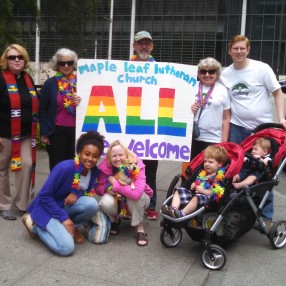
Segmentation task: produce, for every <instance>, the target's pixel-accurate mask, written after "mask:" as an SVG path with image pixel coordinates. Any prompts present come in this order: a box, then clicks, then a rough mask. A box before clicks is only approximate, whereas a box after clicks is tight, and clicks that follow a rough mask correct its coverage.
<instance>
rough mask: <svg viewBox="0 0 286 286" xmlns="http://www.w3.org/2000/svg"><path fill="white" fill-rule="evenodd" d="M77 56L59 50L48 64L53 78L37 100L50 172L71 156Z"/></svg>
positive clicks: (73, 150) (48, 81) (73, 135)
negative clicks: (54, 72) (53, 74)
mask: <svg viewBox="0 0 286 286" xmlns="http://www.w3.org/2000/svg"><path fill="white" fill-rule="evenodd" d="M76 64H77V54H76V53H75V52H74V51H71V50H69V49H66V48H62V49H59V50H58V51H57V52H56V53H55V54H54V56H53V57H52V59H51V61H50V66H51V68H52V69H53V70H54V71H56V74H55V76H53V77H51V78H49V79H47V80H46V82H45V84H44V85H43V87H42V89H41V96H40V114H39V119H40V133H41V141H42V142H43V143H44V144H45V145H46V149H47V152H48V155H49V165H50V170H52V169H53V167H54V166H55V165H56V164H57V163H59V162H61V161H64V160H68V159H72V158H73V157H74V152H75V114H76V113H75V110H76V106H77V105H78V104H79V102H80V97H79V96H77V93H76V84H77V78H76V74H74V71H75V70H76Z"/></svg>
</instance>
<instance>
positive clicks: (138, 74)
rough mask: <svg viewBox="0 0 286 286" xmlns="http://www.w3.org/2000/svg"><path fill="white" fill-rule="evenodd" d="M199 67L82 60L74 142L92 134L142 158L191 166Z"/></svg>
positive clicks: (80, 63)
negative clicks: (97, 133) (119, 143)
mask: <svg viewBox="0 0 286 286" xmlns="http://www.w3.org/2000/svg"><path fill="white" fill-rule="evenodd" d="M196 75H197V67H196V66H190V65H182V64H174V63H163V62H133V61H116V60H93V59H80V60H79V61H78V70H77V77H78V79H77V93H78V95H79V96H80V97H81V102H80V104H79V105H78V107H77V114H76V137H77V138H78V137H79V136H80V135H81V134H82V133H83V132H86V131H89V130H96V131H98V132H100V133H101V134H102V135H104V136H105V152H106V150H107V148H108V146H109V144H110V143H112V142H113V141H115V140H117V139H119V140H121V141H122V142H123V143H124V144H125V145H126V146H127V147H128V148H129V149H130V150H131V151H133V152H134V153H135V154H136V155H137V156H138V157H140V158H142V159H150V160H152V159H153V160H171V161H183V162H184V161H189V159H190V149H191V142H192V128H193V113H192V111H191V105H192V104H193V102H194V99H195V92H196V91H195V86H196V81H197V77H196Z"/></svg>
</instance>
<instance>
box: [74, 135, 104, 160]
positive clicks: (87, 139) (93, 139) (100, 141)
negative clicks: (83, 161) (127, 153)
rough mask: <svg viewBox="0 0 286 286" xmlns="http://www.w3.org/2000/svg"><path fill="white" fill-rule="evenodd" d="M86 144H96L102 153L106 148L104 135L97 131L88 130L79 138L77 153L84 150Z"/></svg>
mask: <svg viewBox="0 0 286 286" xmlns="http://www.w3.org/2000/svg"><path fill="white" fill-rule="evenodd" d="M85 145H93V146H96V147H97V148H98V150H99V152H100V155H101V154H102V153H103V150H104V136H102V135H100V134H99V132H97V131H88V132H86V133H83V134H82V135H81V136H80V137H79V138H78V140H77V144H76V152H77V154H79V153H80V152H81V151H82V150H83V148H84V146H85Z"/></svg>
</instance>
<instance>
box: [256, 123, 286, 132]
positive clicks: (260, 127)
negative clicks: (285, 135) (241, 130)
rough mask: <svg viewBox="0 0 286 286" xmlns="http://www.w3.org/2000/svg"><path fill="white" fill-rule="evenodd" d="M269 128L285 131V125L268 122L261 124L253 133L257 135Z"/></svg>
mask: <svg viewBox="0 0 286 286" xmlns="http://www.w3.org/2000/svg"><path fill="white" fill-rule="evenodd" d="M267 128H278V129H282V130H283V129H284V128H283V125H282V124H280V123H274V122H268V123H262V124H259V125H258V126H257V127H256V128H255V129H254V130H253V133H256V132H258V131H260V130H264V129H267Z"/></svg>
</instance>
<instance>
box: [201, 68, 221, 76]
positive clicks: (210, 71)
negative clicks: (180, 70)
mask: <svg viewBox="0 0 286 286" xmlns="http://www.w3.org/2000/svg"><path fill="white" fill-rule="evenodd" d="M216 72H217V70H204V69H201V70H199V73H200V74H202V75H206V74H207V73H208V74H209V75H214V74H215V73H216Z"/></svg>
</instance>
